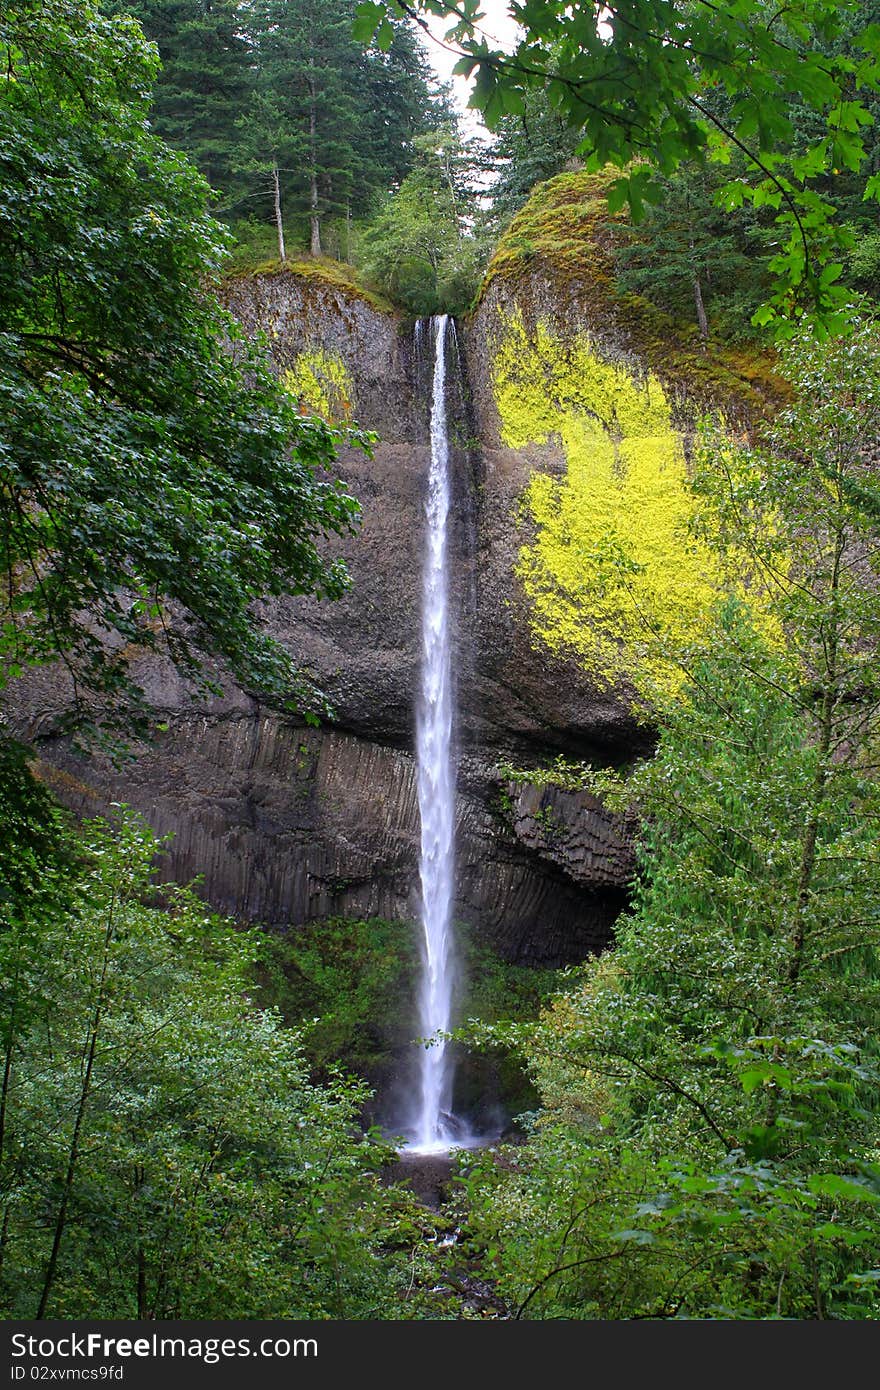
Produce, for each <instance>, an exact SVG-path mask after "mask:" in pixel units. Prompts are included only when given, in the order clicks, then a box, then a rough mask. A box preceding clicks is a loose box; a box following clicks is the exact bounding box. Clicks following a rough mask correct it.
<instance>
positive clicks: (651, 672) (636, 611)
mask: <svg viewBox="0 0 880 1390" xmlns="http://www.w3.org/2000/svg"><path fill="white" fill-rule="evenodd" d="M500 320H501V322H500V327H501V333H500V335H499V341H498V344H497V349H496V353H495V357H494V361H493V386H494V392H495V399H496V403H497V405H498V409H499V413H500V416H501V421H502V435H503V438H504V442H505V443H506V444H509V445H510V446H512V447H514V448H520V447H522V446H524V445H525V444H527V443H530V442H538V443H542V442H545V441H546V440H547V439H548V438H549V437H550V436H551V435H555V436H557V437H559V438H560V440H561V442H562V445H563V448H564V451H565V457H566V463H567V471H566V476H565V477H564V478H563V479H562V480H556V479H554V478H551V477H549V476H547V475H546V474H540V473H539V474H535V475H534V476H533V477H532V479H531V481H530V483H529V486H528V489H527V492H526V496H525V503H526V511H527V515H528V516H529V518H530V519H531V520H532V521H533V522H534V523H535V525H536V528H537V533H536V535H535V539H534V540H533V541H532V542H531V543H530V544H527V545H525V546H524V547H523V548H522V549H521V551H520V555H519V563H518V566H517V575H518V577H519V579H520V580H521V582H522V584H523V588H524V590H525V593H526V596H527V597H528V599H529V601H530V605H531V618H532V627H533V633H534V635H535V637H536V638H537V639H538V640H539V641H541V642H542V643H543V644H544V645H545V646H547V647H549V648H550V649H551V650H556V651H559V650H567V651H570V652H574V653H576V654H577V655H578V656H579V657H580V658H581V660H582V662H583V664H584V666H585V667H586V669H588V670H589V671H590V673H591V674H592V675H593V677H594V679H595V680H596V681H597V683H599V684H600V685H605V686H607V685H612V684H618V683H620V682H621V681H626V682H627V683H630V684H633V685H634V686H635V687H636V689H638V690H639V691H640V693H641V694H642V695H647V694H650V693H657V692H658V690H659V691H662V692H663V693H666V694H670V693H674V692H675V691H676V690H677V689H678V688H679V686H680V684H681V682H682V679H683V672H682V669H681V665H680V657H681V654H682V652H683V650H684V649H685V648H686V647H688V646H689V645H690V644H692V643H693V642H695V641H697V640H698V639H699V638H700V637H701V636H704V635H705V633H706V632H707V631H708V628H709V625H710V623H711V620H712V616H713V612H714V609H715V607H716V604H717V601H718V599H719V598H720V596H721V595H722V593H723V592H724V591H725V574H724V572H723V569H722V563H721V560H720V558H719V557H718V555H717V554H716V553H715V552H714V551H713V549H712V548H711V546H710V545H709V544H708V543H707V542H706V541H705V540H704V539H702V538H700V537H699V536H698V535H697V534H695V532H694V530H693V521H694V518H695V516H696V511H697V501H696V499H695V497H694V495H693V493H692V491H691V489H690V487H689V484H688V475H687V465H686V460H685V455H684V448H683V442H682V438H681V435H680V434H679V432H678V431H677V430H676V429H675V428H674V426H673V423H672V416H671V411H670V406H669V402H668V401H667V398H666V394H665V392H664V390H663V387H662V385H661V383H660V381H659V380H658V379H657V377H655V376H654V375H653V374H651V373H648V374H647V375H645V376H644V377H642V378H639V377H636V376H635V375H634V374H633V373H632V371H631V370H629V369H627V367H625V366H624V365H621V364H619V363H616V362H612V361H607V360H603V359H602V358H600V357H599V356H598V355H597V354H596V352H595V350H594V349H593V347H592V344H591V343H590V340H589V338H588V337H587V336H586V335H585V334H580V335H577V336H575V337H574V338H572V339H571V340H569V341H567V342H565V343H563V342H562V341H561V340H560V339H559V338H558V337H557V336H555V334H554V333H553V332H552V330H551V329H550V328H549V327H548V326H547V325H546V324H539V325H538V326H537V328H536V329H535V330H534V331H532V332H529V331H527V329H526V327H525V325H524V323H523V320H522V318H521V316H520V315H518V314H514V315H510V316H506V315H501V316H500ZM734 587H737V586H736V585H735V586H734ZM738 587H741V586H738Z"/></svg>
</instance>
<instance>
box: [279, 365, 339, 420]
mask: <svg viewBox="0 0 880 1390" xmlns="http://www.w3.org/2000/svg"><path fill="white" fill-rule="evenodd" d="M281 381H282V385H283V386H284V387H285V389H286V390H287V391H289V392H290V394H291V395H292V396H294V397H295V398H296V400H297V401H298V403H299V409H300V413H301V414H303V415H320V416H321V417H322V419H324V420H326V421H327V422H328V424H331V425H334V424H339V423H340V422H341V421H343V420H350V419H351V397H352V385H351V377H350V376H349V373H348V368H347V367H346V365H345V363H344V362H343V360H342V358H341V357H339V356H338V355H337V354H336V353H329V352H324V350H323V348H315V349H314V350H313V351H309V352H301V353H300V354H299V356H298V357H297V359H296V362H295V364H294V366H293V368H292V369H290V370H288V371H286V372H284V373H283V375H282V378H281Z"/></svg>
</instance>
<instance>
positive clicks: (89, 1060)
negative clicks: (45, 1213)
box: [36, 899, 115, 1319]
mask: <svg viewBox="0 0 880 1390" xmlns="http://www.w3.org/2000/svg"><path fill="white" fill-rule="evenodd" d="M114 917H115V899H114V900H111V902H110V906H109V909H108V916H107V930H106V932H105V934H104V955H103V959H102V962H101V978H100V981H99V983H98V993H97V997H96V999H95V1008H94V1012H93V1014H92V1020H91V1023H90V1025H89V1033H88V1040H87V1047H86V1055H85V1060H86V1067H85V1072H84V1074H83V1079H82V1084H81V1086H80V1092H79V1101H78V1103H77V1107H76V1118H75V1119H74V1123H73V1134H72V1135H71V1137H70V1148H69V1149H68V1153H67V1172H66V1173H65V1175H64V1186H63V1188H62V1192H61V1201H60V1203H59V1206H58V1212H57V1214H56V1216H55V1231H54V1234H53V1237H52V1250H51V1252H50V1254H49V1262H48V1264H47V1265H46V1274H45V1277H44V1279H43V1292H42V1294H41V1295H40V1306H39V1307H38V1309H37V1312H36V1317H37V1318H38V1319H41V1318H44V1317H45V1316H46V1308H47V1306H48V1303H49V1295H50V1294H51V1292H52V1285H53V1284H54V1283H55V1273H56V1270H57V1268H58V1255H59V1252H60V1250H61V1241H62V1238H63V1236H64V1230H65V1227H66V1225H67V1208H68V1206H69V1204H70V1196H71V1193H72V1191H73V1183H74V1179H75V1178H76V1172H77V1166H78V1163H79V1144H80V1136H81V1134H82V1127H83V1121H84V1120H85V1116H86V1110H87V1109H88V1104H89V1098H90V1096H91V1093H92V1072H93V1070H94V1065H95V1053H96V1052H97V1049H98V1035H99V1033H100V1031H101V1023H102V1020H103V1016H104V1005H105V1003H106V990H107V976H108V973H109V969H110V946H111V943H112V941H113V933H114V930H115V921H114Z"/></svg>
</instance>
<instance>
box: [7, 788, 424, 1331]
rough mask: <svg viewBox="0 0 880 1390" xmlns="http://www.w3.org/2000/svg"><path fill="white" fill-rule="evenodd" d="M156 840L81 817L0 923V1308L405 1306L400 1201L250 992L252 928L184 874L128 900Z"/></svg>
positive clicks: (381, 1311)
mask: <svg viewBox="0 0 880 1390" xmlns="http://www.w3.org/2000/svg"><path fill="white" fill-rule="evenodd" d="M156 849H157V845H156V841H155V839H154V837H153V836H152V835H151V834H150V832H149V831H148V830H147V828H146V827H145V826H144V825H143V823H142V822H140V821H139V820H138V819H137V818H135V817H132V816H130V815H127V814H121V815H120V816H118V817H117V818H116V820H115V822H114V823H113V824H108V823H102V822H95V823H94V824H91V825H89V826H88V827H87V828H86V831H85V836H84V839H83V841H82V844H81V845H80V846H79V857H80V865H81V867H80V869H79V872H78V873H77V874H76V875H75V876H74V878H73V880H72V889H73V891H72V900H71V901H70V903H69V905H68V908H67V910H64V911H56V912H54V913H49V912H46V911H43V910H41V908H40V905H39V904H37V905H36V907H35V908H34V910H32V911H31V913H30V917H29V920H27V921H24V920H19V921H17V922H12V923H7V924H5V925H4V929H3V930H2V931H0V952H2V955H3V963H4V965H8V963H9V961H10V959H11V958H13V957H16V958H17V959H18V961H19V968H18V970H17V973H16V974H15V975H14V976H13V975H8V976H7V974H6V972H5V971H4V979H9V980H10V983H9V985H8V986H4V993H3V996H2V1028H3V1031H4V1035H5V1036H6V1037H7V1038H8V1039H9V1040H10V1041H11V1060H10V1062H9V1063H8V1066H7V1080H6V1084H5V1086H4V1093H3V1095H4V1110H3V1118H4V1125H3V1129H2V1133H0V1141H2V1142H0V1193H2V1195H0V1204H2V1227H0V1252H2V1257H3V1265H2V1270H0V1302H2V1307H3V1309H4V1312H5V1313H6V1315H7V1316H18V1317H33V1316H35V1315H36V1316H37V1317H50V1316H57V1317H96V1316H98V1317H137V1318H141V1319H143V1318H150V1319H153V1318H186V1317H190V1318H216V1317H242V1318H265V1317H283V1318H324V1317H333V1318H341V1317H347V1318H352V1317H353V1318H362V1317H396V1316H401V1315H405V1314H406V1312H407V1311H408V1308H407V1304H406V1299H405V1293H406V1288H407V1286H408V1285H409V1284H410V1282H411V1280H412V1277H413V1270H412V1269H411V1268H410V1257H411V1255H412V1252H413V1244H414V1243H418V1241H419V1234H418V1226H417V1224H416V1223H415V1222H414V1220H413V1218H414V1217H415V1215H416V1212H415V1208H414V1207H413V1206H412V1204H411V1203H408V1202H407V1201H406V1199H405V1198H403V1197H401V1195H400V1194H399V1193H395V1192H392V1191H390V1190H389V1189H387V1188H385V1187H383V1186H382V1185H381V1184H379V1182H378V1180H377V1177H376V1172H377V1169H378V1167H379V1165H380V1164H381V1162H382V1161H383V1159H384V1158H385V1157H386V1156H387V1151H386V1148H385V1146H383V1145H382V1144H378V1143H376V1142H374V1140H373V1138H372V1136H371V1135H369V1134H364V1133H363V1132H362V1130H361V1128H360V1126H359V1123H358V1119H359V1111H360V1108H361V1106H362V1104H363V1101H364V1098H365V1092H364V1090H363V1088H362V1087H360V1086H357V1085H355V1084H353V1083H349V1082H347V1081H343V1080H342V1079H340V1078H339V1077H338V1076H335V1077H331V1078H329V1079H328V1081H327V1083H326V1084H325V1085H324V1086H323V1087H316V1086H315V1085H313V1084H312V1083H311V1082H310V1080H309V1078H308V1068H307V1066H306V1063H305V1061H304V1059H303V1055H302V1051H301V1042H300V1037H299V1034H298V1033H297V1032H295V1031H293V1030H291V1029H286V1028H284V1027H282V1025H281V1022H280V1019H279V1018H278V1016H277V1015H276V1014H273V1013H270V1012H266V1011H259V1010H256V1009H255V1008H254V1007H253V1006H252V1004H251V1002H250V1000H249V997H248V994H249V978H250V970H251V965H252V961H253V958H254V955H255V953H256V951H257V949H258V942H257V940H256V938H255V936H254V935H249V934H247V933H242V932H241V931H236V930H234V929H233V928H232V927H231V926H229V925H227V924H225V923H223V922H221V921H219V920H218V919H217V918H214V917H212V916H211V915H210V914H209V913H208V912H207V911H206V909H205V907H204V905H203V904H202V903H200V902H199V901H198V899H197V898H195V897H194V895H193V894H192V893H190V892H189V891H188V890H186V889H163V890H162V893H163V895H164V909H160V908H159V907H157V906H152V907H146V906H144V897H145V895H147V894H148V893H150V892H152V889H151V865H152V863H153V860H154V856H155V852H156ZM35 930H36V931H38V932H39V935H40V945H41V950H40V951H39V952H28V950H27V949H26V943H25V942H24V940H23V934H27V933H30V934H31V935H32V934H33V933H34V931H35Z"/></svg>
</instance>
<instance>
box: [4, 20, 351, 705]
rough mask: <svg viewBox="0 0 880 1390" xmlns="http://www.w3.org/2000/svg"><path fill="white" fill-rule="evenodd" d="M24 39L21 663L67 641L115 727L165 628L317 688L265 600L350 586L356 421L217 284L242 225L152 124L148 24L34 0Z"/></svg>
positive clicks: (13, 199)
mask: <svg viewBox="0 0 880 1390" xmlns="http://www.w3.org/2000/svg"><path fill="white" fill-rule="evenodd" d="M0 49H2V51H3V54H4V60H3V61H4V69H5V71H6V73H7V80H6V81H4V83H3V87H2V92H0V121H2V131H3V140H2V145H0V167H2V182H3V185H4V190H5V194H4V198H3V200H2V202H0V264H2V270H0V306H2V331H0V413H2V418H3V425H4V428H3V440H2V445H0V545H2V567H3V574H4V576H6V578H5V581H4V587H5V594H4V604H3V613H2V627H0V661H2V673H3V679H4V680H6V679H8V678H9V677H11V676H13V675H15V674H17V673H18V672H19V671H20V670H21V669H22V667H23V666H24V665H26V664H28V663H34V662H40V661H46V660H52V659H55V658H57V657H61V659H62V661H63V663H64V666H65V668H66V670H67V672H68V675H69V678H70V688H71V702H72V710H73V717H74V718H78V719H81V720H89V721H91V722H92V724H94V725H97V726H99V727H103V728H105V729H111V728H113V727H114V725H115V723H116V722H118V717H122V715H123V714H124V713H125V712H126V710H127V711H128V712H130V710H131V704H132V700H136V698H137V693H138V692H137V682H136V680H135V678H134V676H133V674H132V669H131V663H132V655H133V653H136V652H137V651H138V650H139V649H150V648H155V647H158V646H160V645H161V646H165V647H166V648H167V649H169V650H170V651H171V653H172V655H173V656H174V657H175V659H177V660H178V661H179V662H180V663H181V664H182V666H183V668H184V669H185V670H187V671H189V672H191V673H192V674H194V675H196V676H198V674H199V672H200V670H202V669H203V668H202V664H201V659H200V655H199V653H200V651H201V650H207V651H209V652H213V653H215V654H216V655H217V656H218V657H220V658H222V660H223V661H224V662H225V663H226V664H227V666H228V667H229V668H231V669H232V671H233V672H234V673H235V674H236V675H237V676H238V677H239V678H240V679H241V680H243V681H244V682H246V683H247V684H250V685H258V686H260V687H262V688H264V689H265V690H266V691H267V693H269V694H270V695H271V696H272V697H273V698H275V699H278V700H282V701H289V700H290V699H291V698H293V697H294V696H295V693H296V691H297V689H298V688H299V689H300V691H301V693H302V696H303V698H308V697H307V695H306V693H305V690H304V688H303V687H302V683H301V682H298V680H297V678H296V676H295V671H294V665H293V660H292V657H291V655H290V654H289V653H288V652H286V651H284V650H283V649H281V648H280V647H279V646H278V645H277V644H274V643H273V642H271V641H270V640H269V639H268V638H267V637H266V636H265V635H264V634H262V633H261V632H260V631H259V630H258V628H257V627H256V625H255V623H254V621H253V619H252V616H251V603H252V600H254V599H256V598H258V597H261V596H264V595H269V594H279V593H282V592H285V593H314V594H322V595H329V596H334V595H336V594H338V593H340V592H341V590H342V589H343V588H344V586H345V583H346V579H345V575H344V573H343V571H342V569H341V568H340V567H339V566H337V565H334V564H328V563H327V562H326V561H325V560H324V558H323V557H322V554H321V552H320V550H319V547H318V544H317V540H318V538H319V537H321V536H323V535H327V534H329V533H334V532H335V533H339V532H342V531H345V530H347V529H349V528H350V527H351V525H352V522H353V518H354V515H355V504H354V503H353V501H352V500H351V499H350V498H349V497H347V496H346V495H345V493H344V492H343V491H342V490H341V488H340V487H339V486H338V485H337V484H335V483H333V482H332V481H330V480H328V479H327V478H326V474H325V473H324V470H325V469H326V468H327V467H328V466H330V465H331V464H332V462H333V459H334V456H335V449H336V445H337V442H338V440H339V438H340V436H339V435H337V434H335V433H334V432H333V431H332V430H331V429H329V428H328V427H327V426H326V425H325V424H323V423H322V422H319V421H306V420H302V419H301V418H300V417H299V416H298V413H297V410H296V407H295V405H294V403H293V402H292V401H291V400H290V399H289V398H288V397H287V396H286V394H285V393H284V392H283V391H282V390H281V389H280V388H279V386H278V385H277V384H276V382H275V381H274V380H273V378H272V377H271V375H270V373H269V371H268V369H267V367H266V365H265V364H264V362H263V359H262V358H261V356H260V355H259V353H258V351H257V350H255V349H251V348H250V347H248V346H246V345H245V343H244V342H243V341H242V338H241V335H240V334H239V333H238V331H237V330H236V328H235V326H234V324H233V323H232V321H231V320H230V319H229V317H228V316H226V315H224V314H222V313H221V312H220V310H219V309H218V307H217V305H216V303H215V301H214V300H213V299H212V298H211V296H210V294H209V293H208V292H207V291H206V289H205V282H206V279H209V278H210V276H211V275H212V274H213V273H214V272H215V271H216V269H217V268H218V266H219V265H220V263H221V261H222V258H223V254H224V249H225V238H224V235H223V233H222V232H221V229H220V228H219V225H218V224H217V223H216V222H214V221H213V220H212V219H211V218H210V217H209V216H208V215H207V214H206V211H205V207H206V201H207V196H208V190H207V187H206V185H205V184H204V182H203V181H202V179H201V178H200V177H199V176H198V174H197V173H196V172H195V170H194V169H193V168H192V167H191V166H190V165H189V164H188V163H187V162H186V160H185V159H184V158H183V157H182V156H181V155H178V154H174V153H172V152H171V151H170V150H169V149H168V147H167V146H166V145H164V144H163V143H162V142H161V141H160V140H158V138H157V137H156V136H154V135H153V134H152V133H151V132H150V130H149V127H148V125H147V122H146V119H145V118H146V114H147V110H148V105H149V99H150V84H151V82H152V80H153V76H154V69H155V61H154V56H153V53H152V51H151V49H150V47H149V46H148V45H147V44H146V42H145V40H144V38H143V35H142V33H141V31H140V29H139V28H138V26H137V25H136V23H135V22H134V21H133V20H131V19H127V18H116V19H110V18H106V17H103V16H101V15H100V14H99V13H98V12H97V11H96V9H95V8H94V6H92V5H91V4H81V5H75V6H74V5H70V4H67V3H66V0H41V2H40V3H36V0H22V3H20V4H15V5H13V6H12V7H11V8H10V7H9V6H7V7H6V8H5V9H4V11H3V14H2V16H0Z"/></svg>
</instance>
